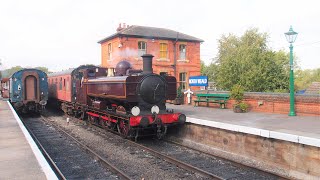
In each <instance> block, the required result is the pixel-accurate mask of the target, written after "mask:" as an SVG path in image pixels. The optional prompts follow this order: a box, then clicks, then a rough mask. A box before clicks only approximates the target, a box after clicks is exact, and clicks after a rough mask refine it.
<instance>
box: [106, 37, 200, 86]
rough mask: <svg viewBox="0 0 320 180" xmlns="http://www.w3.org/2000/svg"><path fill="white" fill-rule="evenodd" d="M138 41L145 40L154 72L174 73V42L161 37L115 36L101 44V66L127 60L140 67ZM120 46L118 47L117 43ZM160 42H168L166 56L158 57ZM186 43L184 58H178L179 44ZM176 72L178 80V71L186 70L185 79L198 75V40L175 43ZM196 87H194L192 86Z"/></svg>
mask: <svg viewBox="0 0 320 180" xmlns="http://www.w3.org/2000/svg"><path fill="white" fill-rule="evenodd" d="M138 41H145V42H146V43H147V53H148V54H152V55H153V56H154V58H153V71H154V72H155V73H158V74H159V73H160V72H168V73H169V74H170V75H174V68H173V67H172V65H173V64H174V44H173V42H174V41H172V40H161V39H155V40H152V39H144V38H133V37H128V38H127V37H122V38H119V37H116V38H114V39H111V40H109V41H106V42H104V43H102V44H101V65H102V66H103V67H107V68H108V67H112V68H114V67H115V66H116V64H117V63H118V62H119V61H121V60H124V59H126V60H129V61H130V62H131V64H132V65H133V67H134V68H135V69H142V58H141V57H138ZM109 43H112V59H108V44H109ZM120 43H121V44H122V47H121V48H119V47H118V46H119V44H120ZM160 43H167V44H168V58H167V59H160V49H159V48H160ZM180 44H186V47H187V49H186V60H180V57H179V54H180V53H179V45H180ZM176 59H177V65H176V67H177V68H176V74H175V76H176V77H177V80H179V73H180V72H186V73H187V77H186V80H188V79H189V76H198V75H200V43H199V42H181V41H178V42H177V44H176ZM194 89H196V88H194Z"/></svg>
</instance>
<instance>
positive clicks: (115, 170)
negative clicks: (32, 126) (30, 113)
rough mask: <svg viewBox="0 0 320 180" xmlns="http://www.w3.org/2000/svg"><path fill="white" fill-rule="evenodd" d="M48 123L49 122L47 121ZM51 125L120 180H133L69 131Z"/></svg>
mask: <svg viewBox="0 0 320 180" xmlns="http://www.w3.org/2000/svg"><path fill="white" fill-rule="evenodd" d="M41 117H42V120H43V121H46V120H45V118H44V117H43V116H41ZM46 122H48V121H46ZM50 124H51V125H52V126H54V127H55V128H56V129H58V130H59V131H61V132H63V133H64V134H65V135H67V136H68V137H70V138H71V139H72V140H73V141H75V142H76V143H77V144H79V145H80V146H81V147H82V148H83V149H84V150H85V151H86V152H88V153H90V154H91V155H92V156H93V157H94V158H95V159H96V160H97V161H98V162H100V163H101V164H102V165H103V166H104V167H106V168H107V169H109V170H110V171H112V172H113V173H115V174H116V175H118V176H119V177H120V179H125V180H131V179H132V178H130V177H129V176H128V175H126V174H125V173H124V172H123V171H121V170H120V169H118V168H117V167H115V166H114V165H112V164H111V163H110V162H109V161H108V160H106V159H105V158H104V157H101V156H100V155H99V154H98V153H96V152H95V151H93V150H92V149H91V148H90V147H88V146H87V145H85V144H83V143H81V142H80V141H78V140H77V139H76V138H75V137H73V136H72V135H71V134H70V133H68V132H67V131H65V130H63V129H61V128H60V127H58V126H57V125H54V124H53V123H51V122H50Z"/></svg>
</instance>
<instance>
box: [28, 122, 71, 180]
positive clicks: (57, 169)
mask: <svg viewBox="0 0 320 180" xmlns="http://www.w3.org/2000/svg"><path fill="white" fill-rule="evenodd" d="M22 119H23V118H22ZM22 123H23V124H24V126H25V128H26V129H27V131H28V132H29V133H30V135H31V137H32V139H33V140H34V141H35V142H36V144H37V146H38V147H39V149H40V151H41V152H42V154H43V156H44V157H45V159H46V160H47V161H48V163H49V164H50V166H51V168H52V170H53V171H54V172H55V174H56V176H57V178H58V179H63V180H66V177H65V176H64V175H63V173H62V172H61V171H60V169H59V168H58V166H57V165H56V164H55V163H54V161H53V160H52V158H51V157H50V155H49V154H48V153H47V151H46V150H45V149H44V147H43V146H42V144H41V143H40V141H39V140H38V138H37V137H36V136H35V135H34V134H33V132H32V131H31V130H30V128H29V127H28V125H26V123H24V122H23V121H22Z"/></svg>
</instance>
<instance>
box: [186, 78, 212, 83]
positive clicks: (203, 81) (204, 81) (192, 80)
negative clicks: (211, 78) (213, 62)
mask: <svg viewBox="0 0 320 180" xmlns="http://www.w3.org/2000/svg"><path fill="white" fill-rule="evenodd" d="M207 81H208V80H207V79H189V83H190V84H207Z"/></svg>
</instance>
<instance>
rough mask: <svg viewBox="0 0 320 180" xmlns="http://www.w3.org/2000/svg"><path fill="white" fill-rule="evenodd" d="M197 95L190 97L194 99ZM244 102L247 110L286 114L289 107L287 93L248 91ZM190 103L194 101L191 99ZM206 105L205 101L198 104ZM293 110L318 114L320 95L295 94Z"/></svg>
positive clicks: (319, 112)
mask: <svg viewBox="0 0 320 180" xmlns="http://www.w3.org/2000/svg"><path fill="white" fill-rule="evenodd" d="M207 92H208V93H214V94H218V93H227V94H229V92H226V91H224V92H222V91H197V92H195V94H197V93H207ZM196 98H197V97H196V96H195V95H194V96H193V97H192V99H193V100H195V99H196ZM244 102H246V103H248V104H249V111H254V112H269V113H279V114H288V113H289V109H290V97H289V93H253V92H248V93H245V95H244ZM234 103H235V101H234V100H232V99H230V100H229V101H228V103H227V108H228V109H232V107H233V104H234ZM192 105H194V102H193V101H192ZM200 105H201V106H206V104H205V103H202V104H200ZM211 106H212V107H216V108H219V105H218V104H212V103H211V104H210V107H211ZM295 110H296V114H297V115H304V116H307V115H320V95H319V94H314V95H313V94H306V95H301V94H300V95H295Z"/></svg>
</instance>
